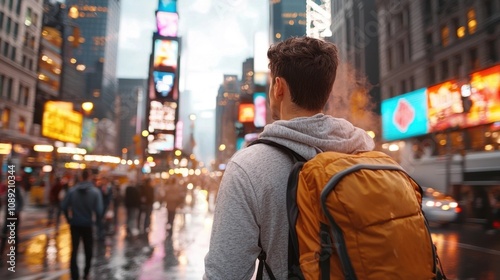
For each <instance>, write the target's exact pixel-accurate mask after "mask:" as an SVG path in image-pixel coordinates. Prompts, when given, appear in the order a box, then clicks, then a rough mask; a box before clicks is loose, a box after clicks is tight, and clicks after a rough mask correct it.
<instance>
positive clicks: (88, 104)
mask: <svg viewBox="0 0 500 280" xmlns="http://www.w3.org/2000/svg"><path fill="white" fill-rule="evenodd" d="M82 109H83V111H84V112H85V114H86V115H87V114H88V113H90V111H92V109H94V103H92V102H83V103H82Z"/></svg>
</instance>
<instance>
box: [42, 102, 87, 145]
mask: <svg viewBox="0 0 500 280" xmlns="http://www.w3.org/2000/svg"><path fill="white" fill-rule="evenodd" d="M82 123H83V116H82V114H81V113H79V112H76V111H73V104H72V103H70V102H60V101H48V102H47V103H45V110H44V112H43V119H42V135H43V136H45V137H48V138H52V139H55V140H59V141H63V142H71V143H75V144H80V142H81V141H82Z"/></svg>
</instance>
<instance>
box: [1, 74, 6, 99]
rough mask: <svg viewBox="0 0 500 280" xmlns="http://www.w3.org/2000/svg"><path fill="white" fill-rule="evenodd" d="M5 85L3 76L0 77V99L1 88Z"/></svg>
mask: <svg viewBox="0 0 500 280" xmlns="http://www.w3.org/2000/svg"><path fill="white" fill-rule="evenodd" d="M4 84H5V76H4V75H0V97H3V87H4Z"/></svg>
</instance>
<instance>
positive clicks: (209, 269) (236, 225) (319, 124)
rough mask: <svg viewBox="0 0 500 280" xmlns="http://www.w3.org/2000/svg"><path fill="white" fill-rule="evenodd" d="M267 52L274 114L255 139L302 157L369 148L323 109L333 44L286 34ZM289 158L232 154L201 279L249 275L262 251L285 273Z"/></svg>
mask: <svg viewBox="0 0 500 280" xmlns="http://www.w3.org/2000/svg"><path fill="white" fill-rule="evenodd" d="M267 56H268V58H269V68H270V80H271V81H270V86H269V94H268V97H269V107H270V109H271V115H272V117H273V119H274V120H276V121H275V122H274V123H271V124H268V125H266V126H265V128H264V130H263V132H262V133H261V134H260V135H259V139H268V140H272V141H273V142H277V143H279V144H281V145H284V146H286V147H288V148H290V149H291V150H293V151H295V152H297V153H298V154H300V155H301V156H302V157H304V158H305V159H306V160H308V159H311V158H313V157H314V156H316V154H317V153H318V152H320V151H337V152H342V153H349V154H351V153H356V152H358V151H369V150H372V149H373V147H374V142H373V140H372V139H371V138H370V136H368V134H367V133H366V132H365V131H364V130H362V129H360V128H357V127H354V126H353V125H352V124H351V123H349V122H348V121H346V120H344V119H340V118H334V117H332V116H329V115H325V114H323V109H324V107H325V105H326V103H327V101H328V98H329V97H330V93H331V91H332V88H333V83H334V81H335V76H336V71H337V65H338V54H337V48H336V46H335V45H334V44H333V43H330V42H326V41H322V40H318V39H313V38H309V37H299V38H290V39H287V40H285V41H283V42H280V43H277V44H276V45H273V46H271V47H270V48H269V50H268V52H267ZM292 165H293V161H291V160H290V158H289V157H288V155H287V154H285V153H283V152H282V151H280V150H279V149H276V148H274V147H271V146H269V145H253V146H250V147H248V148H245V149H241V150H239V151H238V152H237V153H236V154H234V155H233V157H232V158H231V160H230V161H229V162H228V164H227V165H226V170H225V172H224V175H223V177H222V180H221V183H220V188H219V193H218V196H217V202H216V206H215V211H214V221H213V226H212V234H211V239H210V247H209V252H208V254H207V255H206V257H205V275H204V278H205V279H251V278H252V275H253V274H254V271H255V264H256V260H257V257H258V256H259V254H260V253H261V252H262V250H264V251H265V252H266V253H267V263H268V265H269V266H270V267H271V268H272V271H273V272H274V276H276V279H288V245H289V243H288V236H289V225H288V217H287V205H286V188H287V181H288V176H289V174H290V170H291V168H292ZM259 243H261V246H262V247H261V246H259V245H260V244H259Z"/></svg>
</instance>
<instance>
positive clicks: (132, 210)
mask: <svg viewBox="0 0 500 280" xmlns="http://www.w3.org/2000/svg"><path fill="white" fill-rule="evenodd" d="M124 203H125V209H126V210H127V235H129V236H130V235H135V231H136V230H137V228H138V226H139V225H136V222H137V216H138V214H139V207H140V206H141V200H140V194H139V189H138V187H137V186H135V185H129V186H128V187H127V188H126V189H125V200H124Z"/></svg>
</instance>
